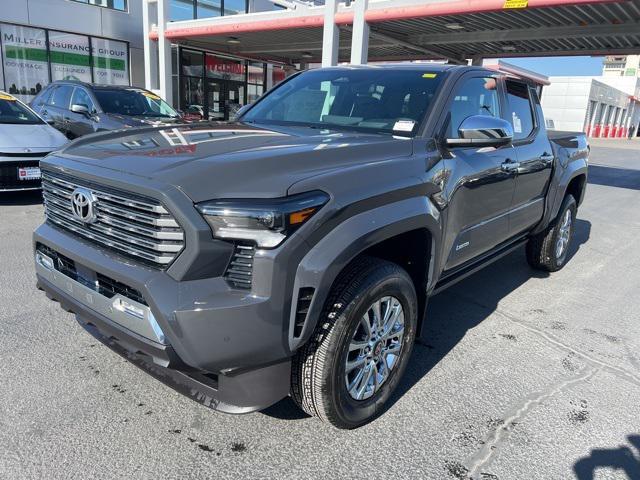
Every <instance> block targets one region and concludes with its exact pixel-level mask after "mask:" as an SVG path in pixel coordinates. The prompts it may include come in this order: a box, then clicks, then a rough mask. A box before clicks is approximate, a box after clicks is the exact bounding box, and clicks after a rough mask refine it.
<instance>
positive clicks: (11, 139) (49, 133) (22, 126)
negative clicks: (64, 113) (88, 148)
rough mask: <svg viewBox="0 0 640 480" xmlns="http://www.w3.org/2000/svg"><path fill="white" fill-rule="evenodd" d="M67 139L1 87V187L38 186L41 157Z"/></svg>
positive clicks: (35, 187)
mask: <svg viewBox="0 0 640 480" xmlns="http://www.w3.org/2000/svg"><path fill="white" fill-rule="evenodd" d="M68 141H69V140H68V139H67V137H65V136H64V135H63V134H61V133H60V132H59V131H57V130H56V129H55V128H53V127H52V126H50V125H49V124H48V123H47V122H45V121H44V120H43V119H42V118H40V117H39V116H38V114H36V113H35V112H34V111H33V110H31V108H29V107H28V106H27V105H25V104H24V103H22V102H21V101H20V100H18V99H17V98H16V97H14V96H13V95H9V94H8V93H5V92H2V91H0V191H15V190H36V189H39V188H40V167H39V164H40V159H41V158H42V157H44V156H45V155H47V154H48V153H49V152H52V151H54V150H58V149H59V148H60V147H62V146H63V145H64V144H66V143H67V142H68Z"/></svg>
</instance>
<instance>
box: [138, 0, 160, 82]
mask: <svg viewBox="0 0 640 480" xmlns="http://www.w3.org/2000/svg"><path fill="white" fill-rule="evenodd" d="M156 6H157V5H156V2H155V0H142V35H143V37H144V38H143V42H144V87H145V88H146V89H147V90H157V89H158V45H157V43H156V42H155V41H153V40H151V39H150V38H149V33H151V26H152V25H153V22H154V19H156V18H157V16H158V13H157V9H156Z"/></svg>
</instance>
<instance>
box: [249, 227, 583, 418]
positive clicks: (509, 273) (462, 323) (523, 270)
mask: <svg viewBox="0 0 640 480" xmlns="http://www.w3.org/2000/svg"><path fill="white" fill-rule="evenodd" d="M590 234H591V222H588V221H586V220H581V219H578V220H577V221H576V224H575V230H574V234H573V235H574V236H573V239H572V242H571V249H570V250H569V256H568V260H567V261H571V259H572V258H573V257H574V256H575V254H576V253H577V252H578V250H579V249H580V247H581V246H582V245H583V244H585V243H586V242H587V241H588V240H589V236H590ZM546 276H548V274H547V273H545V272H540V271H537V270H533V269H531V268H530V267H529V265H528V264H527V261H526V259H525V256H524V249H520V250H517V251H515V252H513V253H512V254H510V255H508V256H507V257H505V258H503V259H501V260H499V261H497V262H495V263H493V264H492V265H489V266H487V267H486V268H484V269H483V270H480V271H479V272H477V273H476V274H474V275H472V276H470V277H468V278H466V279H464V280H462V281H461V282H460V283H457V284H456V285H454V286H452V287H451V288H449V289H448V290H445V291H444V292H442V293H440V294H439V295H436V296H435V297H433V298H432V299H430V300H429V306H428V307H427V318H426V320H425V322H426V323H425V325H424V326H423V328H424V329H426V330H425V332H424V333H425V334H424V335H423V337H422V338H424V339H426V341H425V342H423V343H416V345H415V346H414V349H413V355H412V358H411V361H410V362H409V364H408V366H407V370H406V372H405V374H404V376H403V378H402V379H401V380H400V383H399V384H398V388H397V389H396V391H395V393H394V394H393V395H392V397H391V398H390V400H389V402H388V403H387V405H386V406H385V410H386V409H388V408H391V407H392V406H393V405H394V404H395V402H397V401H398V400H399V399H400V398H401V397H402V396H403V395H404V394H405V393H407V392H408V391H409V390H410V389H411V388H412V387H413V386H414V385H415V384H416V383H418V382H419V381H420V380H421V379H422V378H423V377H424V376H425V375H427V374H428V373H429V371H430V370H431V369H432V368H433V367H435V366H436V365H437V364H438V363H439V362H440V361H441V360H442V359H443V358H444V357H445V356H446V355H447V354H448V353H449V352H450V351H451V350H452V349H453V348H454V347H455V346H456V345H457V344H458V342H459V341H460V340H461V339H462V338H463V337H464V336H465V334H466V333H467V330H469V329H471V328H473V327H475V326H476V325H478V324H480V323H481V322H482V321H483V320H485V319H486V318H487V317H489V316H490V315H491V314H492V313H493V312H494V311H495V310H496V308H497V306H498V303H499V302H500V301H501V300H502V299H503V298H504V297H506V296H507V295H509V294H510V293H511V292H513V291H514V290H516V289H518V288H519V287H521V286H522V285H523V284H524V283H526V282H527V281H528V280H529V279H531V278H544V277H546ZM470 298H473V300H469V299H470ZM543 307H544V306H541V308H543ZM461 388H463V387H462V386H461ZM262 413H264V414H265V415H268V416H270V417H275V418H279V419H283V420H297V419H301V418H306V417H307V415H306V414H304V413H302V412H301V411H300V410H299V409H298V408H297V407H296V406H295V404H294V402H293V401H292V400H291V399H290V398H286V399H284V400H282V401H280V402H278V403H277V404H276V405H274V406H272V407H270V408H268V409H266V410H263V411H262Z"/></svg>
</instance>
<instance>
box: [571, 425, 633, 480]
mask: <svg viewBox="0 0 640 480" xmlns="http://www.w3.org/2000/svg"><path fill="white" fill-rule="evenodd" d="M627 440H629V443H630V444H631V445H632V446H633V447H634V448H635V452H634V450H633V449H632V448H630V447H628V446H626V445H623V446H620V447H618V448H610V449H593V450H591V455H589V456H588V457H585V458H582V459H580V460H578V461H577V462H576V463H575V465H574V466H573V471H574V472H575V474H576V477H578V480H593V479H594V478H596V471H597V470H599V469H602V470H605V471H606V470H615V471H616V472H618V471H622V472H624V473H626V474H627V477H628V478H629V480H640V460H638V459H639V458H640V435H629V436H628V437H627ZM600 473H601V474H603V473H604V472H600ZM607 473H610V472H607ZM598 478H600V477H598ZM602 478H604V477H602Z"/></svg>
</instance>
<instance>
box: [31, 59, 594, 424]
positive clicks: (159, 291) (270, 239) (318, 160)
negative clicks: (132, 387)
mask: <svg viewBox="0 0 640 480" xmlns="http://www.w3.org/2000/svg"><path fill="white" fill-rule="evenodd" d="M588 153H589V147H588V145H587V142H586V138H585V136H584V135H583V134H581V133H556V134H554V135H552V136H550V135H548V133H547V132H546V130H545V122H544V118H543V115H542V111H541V108H540V102H539V100H538V89H537V86H536V85H534V84H531V83H529V82H528V81H527V80H526V79H521V78H516V77H513V76H509V75H505V74H502V73H499V72H496V71H492V70H487V69H482V68H476V67H459V66H433V65H404V66H398V65H394V66H385V67H336V68H328V69H319V70H312V71H307V72H304V73H301V74H298V75H295V76H292V77H291V78H289V79H288V80H287V81H285V82H283V83H281V84H280V85H278V86H277V87H276V88H275V89H273V90H271V91H270V92H269V93H268V94H267V95H265V96H264V97H262V98H261V99H260V100H259V101H258V102H256V103H255V104H253V105H252V106H251V107H250V108H248V109H245V110H244V111H243V112H242V113H241V114H240V117H239V118H238V119H237V121H235V122H232V123H226V124H225V123H216V124H213V123H212V124H198V125H191V126H189V125H183V126H174V127H141V128H137V129H132V130H129V131H119V132H111V133H104V134H96V135H89V136H87V137H83V138H82V139H79V140H76V141H75V142H73V143H71V144H70V145H69V146H68V147H66V148H65V149H63V150H62V151H59V152H56V153H54V154H51V155H49V156H48V157H46V159H45V160H43V161H42V165H41V167H42V175H43V191H44V202H45V207H46V221H45V223H44V224H43V225H41V226H40V227H39V228H38V229H37V230H36V231H35V233H34V237H33V240H34V250H35V251H34V254H35V264H36V266H35V268H36V273H37V282H38V286H39V287H40V288H41V289H43V290H44V291H45V292H46V293H47V295H48V296H49V297H50V298H52V299H54V300H56V301H58V302H60V304H61V305H62V307H63V308H64V309H65V310H68V311H71V312H74V313H75V314H76V318H77V319H78V321H79V322H80V324H81V325H83V326H84V327H85V328H86V329H87V330H88V331H90V332H91V333H92V334H94V335H95V336H96V337H97V338H99V339H100V340H102V342H103V343H105V344H106V345H108V346H109V347H111V348H112V349H114V350H116V351H117V352H119V353H120V354H122V355H123V356H125V358H127V359H129V360H130V361H131V362H134V363H135V364H137V365H138V366H140V367H141V368H143V369H145V370H146V371H148V372H149V373H150V374H152V375H154V376H155V377H157V378H158V379H160V380H162V381H164V382H165V383H167V384H169V385H171V386H173V387H174V388H177V389H179V390H180V391H182V392H184V393H185V394H187V395H189V396H191V397H193V398H194V399H195V400H198V401H200V402H201V403H203V404H205V405H207V406H208V407H211V408H213V409H216V410H219V411H224V412H229V413H245V412H251V411H256V410H260V409H263V408H266V407H268V406H270V405H272V404H274V403H275V402H277V401H279V400H281V399H282V398H284V397H286V396H287V395H291V397H292V398H293V400H294V401H295V402H296V403H297V404H298V405H299V406H300V407H301V408H302V409H303V410H304V411H305V412H307V413H308V414H310V415H315V416H318V417H320V418H321V419H323V420H325V421H328V422H330V423H331V424H333V425H334V426H336V427H339V428H355V427H358V426H360V425H362V424H364V423H366V422H368V421H370V420H371V419H372V418H375V416H376V415H379V414H380V413H381V412H382V411H383V410H384V405H385V402H386V401H387V400H388V399H389V397H390V395H391V394H392V392H393V391H394V389H395V388H396V386H397V385H398V383H399V382H400V381H401V378H402V374H403V371H404V370H405V367H406V366H407V363H408V362H409V361H410V358H411V351H412V347H413V344H414V342H415V341H416V338H418V339H419V338H421V334H422V326H423V324H424V323H425V321H426V320H425V312H426V305H427V300H428V298H429V297H430V296H431V295H434V294H435V293H437V292H438V291H441V290H442V289H444V288H446V287H447V286H449V285H451V284H453V283H454V282H456V281H458V280H460V279H461V278H463V277H464V276H465V275H468V274H470V273H472V272H474V271H476V270H478V268H480V267H481V266H483V265H486V264H488V263H490V262H492V261H494V260H496V259H498V258H500V257H501V256H503V255H505V254H507V253H509V252H511V251H513V250H514V249H516V248H521V247H523V246H525V245H526V253H527V259H528V261H529V263H530V264H531V266H532V267H533V268H537V269H542V270H546V271H555V270H558V269H560V268H562V267H563V266H564V264H565V263H566V261H567V259H568V258H569V257H568V252H569V245H570V242H571V238H572V232H573V227H574V224H575V218H576V212H577V208H578V206H579V205H580V203H581V202H582V199H583V196H584V192H585V186H586V180H587V158H588ZM451 308H455V306H452V307H451Z"/></svg>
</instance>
